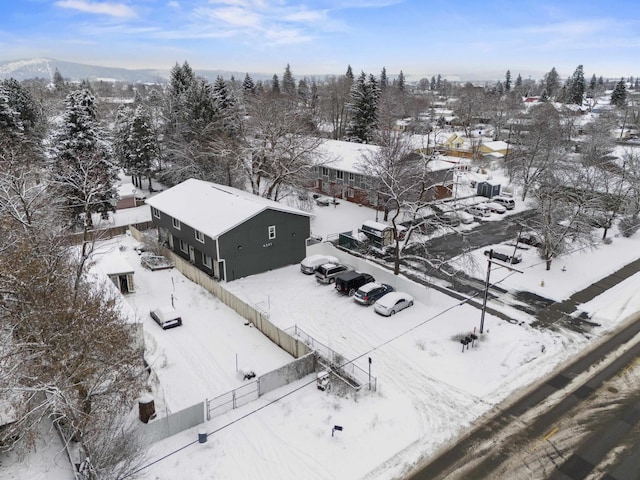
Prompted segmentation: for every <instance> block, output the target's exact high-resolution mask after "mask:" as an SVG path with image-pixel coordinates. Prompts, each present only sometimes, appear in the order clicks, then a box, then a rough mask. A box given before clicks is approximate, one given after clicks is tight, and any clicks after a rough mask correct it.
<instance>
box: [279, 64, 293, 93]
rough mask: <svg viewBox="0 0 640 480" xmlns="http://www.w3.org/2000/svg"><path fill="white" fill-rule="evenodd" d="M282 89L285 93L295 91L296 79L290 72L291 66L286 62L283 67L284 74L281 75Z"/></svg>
mask: <svg viewBox="0 0 640 480" xmlns="http://www.w3.org/2000/svg"><path fill="white" fill-rule="evenodd" d="M282 91H283V92H284V93H285V94H287V95H291V96H293V95H295V93H296V81H295V79H294V78H293V74H292V73H291V67H290V66H289V64H288V63H287V66H286V67H285V69H284V75H283V76H282Z"/></svg>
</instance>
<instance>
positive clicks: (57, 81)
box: [53, 68, 67, 92]
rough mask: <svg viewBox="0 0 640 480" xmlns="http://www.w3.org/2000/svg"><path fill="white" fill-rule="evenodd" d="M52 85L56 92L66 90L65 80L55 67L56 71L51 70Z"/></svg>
mask: <svg viewBox="0 0 640 480" xmlns="http://www.w3.org/2000/svg"><path fill="white" fill-rule="evenodd" d="M53 86H54V87H55V89H56V91H58V92H64V91H66V90H67V82H66V81H65V80H64V77H63V76H62V74H61V73H60V72H59V71H58V69H57V68H56V71H55V72H53Z"/></svg>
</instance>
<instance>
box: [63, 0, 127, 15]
mask: <svg viewBox="0 0 640 480" xmlns="http://www.w3.org/2000/svg"><path fill="white" fill-rule="evenodd" d="M54 5H56V6H57V7H60V8H68V9H70V10H78V11H80V12H84V13H95V14H99V15H109V16H112V17H120V18H127V17H135V16H136V12H135V11H134V10H133V9H132V8H131V7H129V6H127V5H124V4H122V3H102V2H88V1H86V0H61V1H58V2H55V3H54Z"/></svg>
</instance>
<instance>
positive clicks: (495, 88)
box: [494, 80, 504, 96]
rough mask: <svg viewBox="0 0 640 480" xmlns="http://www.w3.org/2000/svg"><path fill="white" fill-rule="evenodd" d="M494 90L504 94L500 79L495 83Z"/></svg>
mask: <svg viewBox="0 0 640 480" xmlns="http://www.w3.org/2000/svg"><path fill="white" fill-rule="evenodd" d="M494 91H495V92H496V93H497V94H498V95H500V96H502V95H503V94H504V85H502V82H501V81H500V80H498V83H496V86H495V87H494Z"/></svg>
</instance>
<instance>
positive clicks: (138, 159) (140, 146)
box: [128, 105, 157, 190]
mask: <svg viewBox="0 0 640 480" xmlns="http://www.w3.org/2000/svg"><path fill="white" fill-rule="evenodd" d="M155 140H156V139H155V135H154V132H153V126H152V124H151V116H150V115H149V112H148V111H147V109H146V108H145V107H144V106H143V105H138V106H137V107H136V109H135V111H134V112H133V118H132V119H131V126H130V130H129V138H128V147H129V174H130V175H132V176H134V179H135V180H134V184H135V185H137V186H138V187H142V177H147V179H148V181H149V185H148V188H149V190H151V167H152V165H153V161H154V160H155V158H156V156H157V148H156V141H155Z"/></svg>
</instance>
